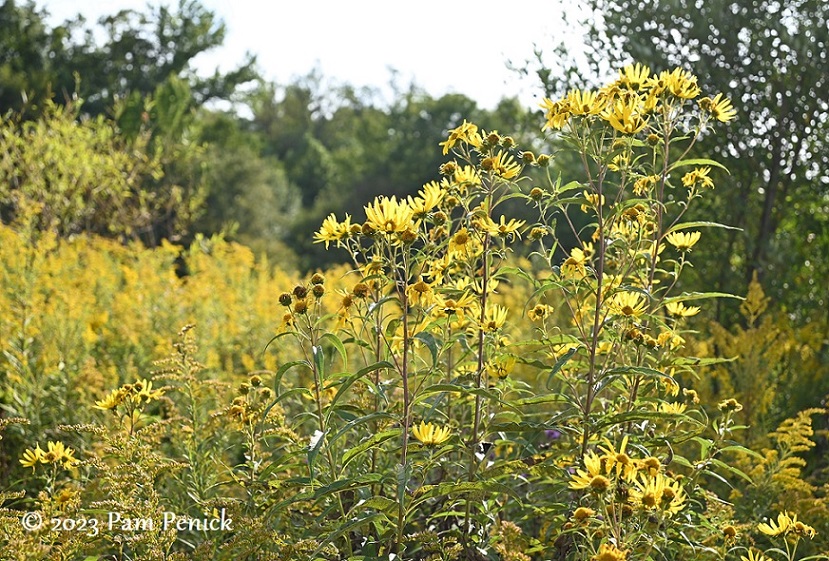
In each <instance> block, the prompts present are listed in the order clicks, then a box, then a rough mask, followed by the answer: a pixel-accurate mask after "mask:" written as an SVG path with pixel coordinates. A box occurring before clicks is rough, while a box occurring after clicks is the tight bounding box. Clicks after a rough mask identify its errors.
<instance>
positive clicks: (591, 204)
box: [581, 191, 605, 212]
mask: <svg viewBox="0 0 829 561" xmlns="http://www.w3.org/2000/svg"><path fill="white" fill-rule="evenodd" d="M582 195H584V198H585V199H586V200H587V204H584V205H581V211H582V212H587V211H589V210H590V209H592V208H598V207H599V206H602V205H604V203H605V196H604V195H602V196H601V199H599V194H598V193H588V192H587V191H582ZM600 200H601V203H599V201H600Z"/></svg>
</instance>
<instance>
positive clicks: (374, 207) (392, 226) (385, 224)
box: [365, 196, 414, 234]
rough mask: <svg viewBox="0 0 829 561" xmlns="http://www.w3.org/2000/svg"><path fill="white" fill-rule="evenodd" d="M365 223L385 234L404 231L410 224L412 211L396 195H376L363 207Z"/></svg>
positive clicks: (412, 216) (412, 215)
mask: <svg viewBox="0 0 829 561" xmlns="http://www.w3.org/2000/svg"><path fill="white" fill-rule="evenodd" d="M365 211H366V224H368V225H369V226H370V228H371V229H372V230H375V231H378V232H383V233H385V234H392V233H401V232H405V231H406V230H407V229H409V228H410V227H411V225H412V220H413V218H414V212H413V211H412V209H411V207H409V205H408V204H406V202H405V201H398V200H397V197H392V198H388V197H384V196H382V197H378V198H377V199H374V201H373V202H371V203H369V204H368V205H366V207H365Z"/></svg>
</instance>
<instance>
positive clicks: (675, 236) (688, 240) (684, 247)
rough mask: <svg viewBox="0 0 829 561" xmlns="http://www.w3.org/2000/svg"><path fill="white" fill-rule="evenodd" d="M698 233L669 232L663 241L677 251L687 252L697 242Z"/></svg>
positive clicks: (699, 234)
mask: <svg viewBox="0 0 829 561" xmlns="http://www.w3.org/2000/svg"><path fill="white" fill-rule="evenodd" d="M701 235H702V234H701V233H700V232H671V233H670V234H668V235H667V236H665V239H666V240H668V243H669V244H671V245H672V246H674V247H675V248H677V249H678V250H679V251H688V250H689V249H691V248H692V247H694V245H696V243H697V242H698V241H699V238H700V236H701Z"/></svg>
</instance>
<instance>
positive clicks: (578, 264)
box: [561, 247, 587, 278]
mask: <svg viewBox="0 0 829 561" xmlns="http://www.w3.org/2000/svg"><path fill="white" fill-rule="evenodd" d="M586 263H587V256H586V255H585V254H584V251H583V250H582V249H581V248H579V247H574V248H573V249H571V250H570V257H568V258H567V259H565V260H564V263H563V264H562V266H561V274H562V275H563V276H564V277H566V278H581V277H584V276H585V275H586V274H587V269H586V267H585V265H586Z"/></svg>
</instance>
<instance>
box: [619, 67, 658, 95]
mask: <svg viewBox="0 0 829 561" xmlns="http://www.w3.org/2000/svg"><path fill="white" fill-rule="evenodd" d="M650 74H651V69H650V68H648V67H647V66H645V65H644V64H641V65H640V64H636V65H635V66H634V65H633V64H629V65H627V66H625V67H624V68H623V69H622V70H620V71H619V80H618V83H619V85H620V86H622V87H624V88H626V89H629V90H633V91H635V92H636V91H639V90H641V89H642V88H644V87H645V84H647V82H648V77H649V76H650Z"/></svg>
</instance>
